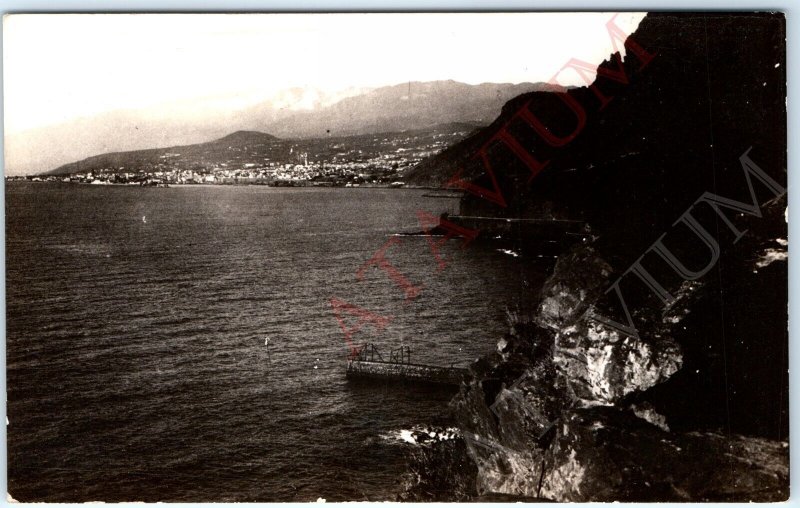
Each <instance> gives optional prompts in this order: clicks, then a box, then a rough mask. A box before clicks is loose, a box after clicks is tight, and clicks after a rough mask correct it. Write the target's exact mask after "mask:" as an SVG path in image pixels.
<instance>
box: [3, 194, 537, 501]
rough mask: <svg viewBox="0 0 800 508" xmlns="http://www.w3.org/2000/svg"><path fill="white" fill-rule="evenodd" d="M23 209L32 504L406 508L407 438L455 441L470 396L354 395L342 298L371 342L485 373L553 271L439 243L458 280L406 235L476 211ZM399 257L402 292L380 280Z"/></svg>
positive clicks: (11, 379)
mask: <svg viewBox="0 0 800 508" xmlns="http://www.w3.org/2000/svg"><path fill="white" fill-rule="evenodd" d="M5 199H6V207H5V212H6V323H7V327H6V349H7V354H6V381H7V401H8V409H7V413H8V414H7V436H8V485H9V487H8V488H9V493H10V495H11V496H12V497H13V498H14V499H16V500H19V501H51V502H57V501H60V502H80V501H106V502H117V501H146V502H155V501H167V502H169V501H173V502H212V501H216V502H223V501H227V502H231V501H233V502H236V501H241V502H246V501H316V500H319V499H325V500H328V501H343V500H354V501H365V500H371V501H378V500H393V499H395V496H396V495H397V493H398V492H400V490H401V489H402V486H403V478H404V475H405V474H406V472H407V470H408V461H409V457H410V456H411V454H412V453H413V448H414V445H413V444H411V443H409V442H408V440H406V439H403V438H402V436H404V435H406V436H407V435H408V432H409V431H410V430H413V429H419V428H426V427H428V426H439V427H449V426H452V425H453V424H454V422H453V419H452V416H451V414H450V412H449V409H448V401H449V400H450V398H451V397H452V396H453V394H454V392H453V391H452V390H449V389H442V388H434V387H430V386H419V385H408V384H406V385H398V384H387V383H382V382H369V383H354V382H352V381H348V380H347V379H346V377H345V369H346V357H347V354H348V352H349V346H348V343H347V341H346V339H345V333H344V331H343V329H342V327H341V326H340V323H339V322H338V320H337V319H336V314H335V313H334V310H333V308H332V305H331V301H332V299H335V300H337V301H340V302H346V303H347V304H349V305H352V306H353V307H351V309H355V308H357V309H360V311H363V312H362V317H363V316H381V317H382V318H386V321H385V323H386V326H384V327H376V326H373V325H372V324H371V323H369V322H366V323H363V324H362V326H361V328H360V329H358V330H357V331H356V332H354V333H353V334H352V341H353V343H354V344H365V343H373V344H374V345H375V346H376V348H378V350H379V351H382V352H384V354H385V355H386V356H388V352H389V351H390V350H392V349H394V348H398V347H401V346H408V347H409V348H410V349H411V360H412V361H413V362H415V363H426V364H433V365H442V366H450V365H454V366H462V367H463V366H467V365H469V364H470V363H471V362H473V361H474V360H475V359H476V358H478V357H479V356H482V355H485V354H487V353H490V352H491V351H492V350H494V349H495V348H496V345H497V342H498V339H499V338H501V337H502V335H503V334H504V333H505V332H506V331H507V330H508V323H507V317H506V315H507V311H519V312H527V311H529V309H530V308H531V307H532V306H533V305H535V303H536V302H535V300H534V298H535V297H534V295H535V294H536V293H537V292H538V291H537V290H538V288H539V287H540V285H541V282H542V279H543V273H544V270H542V269H540V267H539V266H538V265H537V263H536V261H535V260H534V261H531V260H527V259H525V258H521V257H517V256H516V253H515V252H513V250H509V249H507V248H505V249H498V248H495V246H494V245H493V244H492V242H474V243H472V244H469V245H464V244H463V242H462V241H461V240H458V239H451V240H449V241H447V242H444V243H442V244H441V245H438V244H434V246H437V247H438V249H439V250H438V254H439V256H440V257H441V259H442V260H444V262H445V264H444V265H441V264H440V263H439V262H438V261H437V258H436V257H434V254H433V252H432V249H431V241H434V242H438V241H439V240H441V238H428V237H425V236H397V235H398V234H402V233H409V232H416V231H420V230H421V229H422V226H421V225H420V221H419V212H420V211H424V212H426V213H428V214H431V215H434V216H438V215H439V214H440V213H442V212H448V213H451V214H452V213H457V212H458V199H448V198H443V197H441V196H440V195H439V196H437V195H435V194H434V195H431V194H430V191H426V190H421V189H377V188H371V189H368V188H347V189H346V188H271V187H262V186H176V187H171V188H144V187H138V186H137V187H129V186H99V185H79V184H67V183H47V182H42V183H39V182H9V183H7V184H6V188H5ZM426 225H427V226H430V224H426ZM381 249H383V252H384V257H385V259H386V260H387V261H388V262H389V263H391V266H392V267H393V268H394V269H395V270H396V272H395V276H394V278H392V277H390V276H389V274H388V271H387V270H384V269H381V268H380V267H379V266H375V265H368V266H366V267H365V268H364V269H363V270H361V272H360V273H359V269H360V268H361V267H362V266H364V265H365V263H367V262H368V261H369V260H370V259H371V258H373V257H374V256H375V254H376V252H379V251H380V250H381ZM397 274H400V275H401V276H402V277H403V278H404V279H403V280H404V281H406V282H408V283H410V284H412V285H413V286H415V287H417V288H418V289H419V290H418V292H417V295H416V297H413V298H406V296H407V295H406V292H405V291H404V289H403V287H402V285H401V284H399V283H398V281H399V279H398V278H397ZM367 312H368V313H370V314H366V313H367ZM341 316H342V317H343V319H344V324H345V326H346V327H348V328H350V327H353V326H355V325H356V324H357V321H358V317H357V316H354V315H351V314H348V313H346V312H342V313H341ZM267 338H269V341H268V345H265V342H267V340H266V339H267Z"/></svg>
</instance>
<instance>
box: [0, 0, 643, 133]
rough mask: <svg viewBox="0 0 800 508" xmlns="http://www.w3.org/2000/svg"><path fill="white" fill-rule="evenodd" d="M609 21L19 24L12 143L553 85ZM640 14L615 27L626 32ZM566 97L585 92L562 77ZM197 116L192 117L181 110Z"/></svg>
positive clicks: (158, 17) (147, 19) (118, 19)
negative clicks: (264, 105)
mask: <svg viewBox="0 0 800 508" xmlns="http://www.w3.org/2000/svg"><path fill="white" fill-rule="evenodd" d="M612 16H613V14H611V13H532V14H530V13H503V14H498V13H488V14H487V13H472V14H16V15H9V16H6V17H5V18H4V22H3V57H4V63H3V80H4V107H5V119H4V120H5V132H6V134H7V135H8V134H15V133H24V132H25V131H27V130H29V129H34V128H38V127H44V126H49V125H56V124H63V123H66V122H69V121H72V120H75V119H76V118H80V117H90V116H93V115H97V114H100V113H104V112H109V111H116V110H123V109H137V108H148V107H157V106H159V105H166V104H174V103H176V102H181V103H183V104H186V103H189V104H191V101H192V100H195V99H204V100H206V101H208V100H209V99H213V100H214V101H216V102H217V103H218V104H220V105H222V106H224V107H230V108H243V107H246V106H248V105H251V104H255V103H257V102H260V101H263V100H266V99H269V98H270V97H272V96H273V95H275V94H277V93H278V92H279V91H281V90H286V89H288V88H292V87H310V88H315V89H318V90H320V91H322V92H324V93H330V94H334V93H337V92H340V91H342V90H346V89H349V88H363V87H378V86H386V85H394V84H398V83H403V82H407V81H432V80H444V79H453V80H456V81H461V82H464V83H470V84H478V83H484V82H494V83H521V82H526V81H527V82H538V81H547V80H549V79H550V78H551V77H552V76H553V75H554V74H555V73H556V72H557V71H558V70H559V69H560V68H561V67H562V66H563V65H564V64H565V63H566V62H567V61H568V60H569V59H570V58H578V59H581V60H584V61H587V62H592V63H595V64H596V63H600V62H601V61H602V60H603V59H604V58H606V57H607V56H608V55H609V54H611V52H612V45H611V39H610V38H609V35H608V32H607V30H606V23H607V22H608V21H609V20H610V19H611V18H612ZM643 16H644V13H625V14H620V15H618V17H617V18H616V24H617V25H618V26H619V27H620V28H621V29H622V30H623V31H624V32H626V33H630V32H632V31H633V30H634V29H635V28H636V26H637V25H638V23H639V21H641V18H642V17H643ZM559 81H560V82H561V84H563V85H571V84H574V85H583V84H584V82H583V81H582V80H581V79H580V78H579V77H578V76H577V75H576V74H574V73H571V72H569V71H567V72H564V73H563V74H561V77H560V79H559ZM189 109H191V108H189Z"/></svg>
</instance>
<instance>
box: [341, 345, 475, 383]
mask: <svg viewBox="0 0 800 508" xmlns="http://www.w3.org/2000/svg"><path fill="white" fill-rule="evenodd" d="M466 372H467V370H466V369H463V368H459V367H438V366H434V365H422V364H419V363H411V351H410V349H409V348H408V347H402V348H399V349H395V350H393V351H391V352H390V357H389V359H388V360H384V359H383V357H382V356H381V354H380V353H379V352H378V350H377V348H375V346H374V345H373V344H365V345H364V346H361V347H359V348H358V349H356V350H355V351H354V352H353V353H352V354H351V355H350V357H349V358H348V361H347V377H348V379H383V380H387V381H405V382H419V383H436V384H445V385H455V386H458V385H460V384H461V380H462V379H463V377H464V375H465V374H466Z"/></svg>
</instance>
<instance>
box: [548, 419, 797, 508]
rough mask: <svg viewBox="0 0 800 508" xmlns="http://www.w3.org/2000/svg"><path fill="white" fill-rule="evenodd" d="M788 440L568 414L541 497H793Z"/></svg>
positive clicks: (550, 453) (552, 451) (551, 451)
mask: <svg viewBox="0 0 800 508" xmlns="http://www.w3.org/2000/svg"><path fill="white" fill-rule="evenodd" d="M788 454H789V448H788V443H779V442H776V441H769V440H765V439H758V438H745V437H742V436H723V435H721V434H717V433H699V432H692V433H687V434H673V433H669V432H664V431H663V430H661V429H659V428H658V427H655V426H653V425H650V424H648V423H647V422H645V421H643V420H640V419H638V418H637V417H636V416H634V415H633V414H631V413H630V412H627V411H621V410H618V409H615V408H607V407H598V408H592V409H581V410H576V411H573V412H571V413H567V414H565V415H564V418H563V420H562V423H561V424H560V425H559V426H558V430H557V433H556V437H555V439H554V441H553V444H552V445H551V447H550V448H549V449H548V450H547V453H546V454H545V469H546V473H545V475H544V477H543V480H542V484H541V489H540V490H539V495H541V496H543V497H548V498H553V499H559V500H562V501H590V500H591V501H718V502H726V501H727V502H729V501H739V502H743V501H775V500H778V499H786V498H787V497H788V495H789V490H788V483H787V481H786V478H787V477H788V463H789V456H788Z"/></svg>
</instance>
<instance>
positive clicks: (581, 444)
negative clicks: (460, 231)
mask: <svg viewBox="0 0 800 508" xmlns="http://www.w3.org/2000/svg"><path fill="white" fill-rule="evenodd" d="M631 37H632V38H634V39H635V41H636V42H637V43H638V44H639V45H640V46H641V47H643V48H645V49H646V50H648V51H650V52H651V53H653V54H654V55H655V56H654V57H653V59H652V60H651V61H650V62H649V63H648V64H647V65H646V66H643V65H642V62H641V60H639V59H637V58H636V57H635V56H634V55H632V54H631V53H632V52H631V51H630V50H629V51H628V56H627V57H626V58H625V60H624V64H623V65H624V69H625V71H626V74H627V76H628V77H629V83H628V84H622V83H619V82H613V81H611V80H609V79H607V78H605V77H603V75H602V73H601V75H599V76H598V78H597V80H596V81H595V85H597V86H598V87H599V88H601V89H602V91H603V93H604V94H605V95H607V96H609V97H610V96H612V95H613V96H614V99H613V101H612V102H610V103H609V104H608V105H606V107H604V108H599V106H598V105H597V104H595V105H594V107H592V106H591V105H592V101H597V98H596V96H595V95H594V94H593V93H592V92H591V91H590V90H589V89H588V88H581V89H575V90H570V91H569V94H570V95H571V96H572V97H573V98H575V100H577V101H578V102H579V103H581V104H583V105H584V107H585V109H586V112H587V121H586V127H585V128H584V129H583V130H582V132H581V133H580V135H579V136H578V137H576V138H575V140H574V141H573V142H572V143H570V144H569V146H568V148H564V149H563V150H561V149H559V148H554V147H552V146H548V145H547V144H546V143H544V142H543V141H542V139H540V138H539V137H537V136H536V135H534V134H533V131H532V130H530V129H529V128H528V127H526V126H525V125H524V124H520V123H519V122H516V123H515V122H514V121H511V118H512V116H513V115H514V114H515V112H516V111H518V110H519V108H520V107H521V105H524V104H525V103H527V102H528V101H531V102H530V103H529V106H528V107H529V109H530V110H531V111H532V112H534V113H535V114H537V115H538V116H539V117H540V118H542V119H543V121H545V120H544V119H546V122H547V125H548V126H550V127H551V128H552V130H553V132H556V133H561V134H562V135H563V134H566V133H568V132H570V130H571V129H572V128H573V127H574V119H573V118H571V117H570V116H569V115H564V110H565V108H564V107H563V105H561V106H557V105H556V104H555V102H554V99H553V94H547V93H535V94H528V95H524V96H521V97H518V98H516V99H514V100H512V101H511V102H509V103H508V104H507V105H506V107H505V108H504V112H503V115H501V117H500V118H499V119H498V120H497V121H496V122H495V123H494V124H492V126H490V127H489V128H487V129H486V130H484V131H482V132H479V133H478V134H476V135H474V136H473V137H471V138H468V139H466V140H464V141H463V142H462V143H460V144H458V145H456V146H454V147H453V148H451V149H450V150H448V151H446V152H444V153H443V154H441V155H440V156H439V157H438V159H436V160H434V161H432V162H431V163H429V165H428V169H429V170H431V173H432V174H433V175H434V176H435V174H437V173H436V172H437V171H438V172H440V173H441V174H448V173H449V174H452V173H454V172H455V170H456V169H457V168H458V167H461V168H462V169H463V171H462V176H463V177H464V178H470V182H472V183H474V184H476V185H480V186H481V187H483V188H489V189H491V188H492V186H491V184H492V182H491V178H490V176H494V177H495V178H496V179H497V183H498V189H499V190H500V191H501V192H502V193H503V195H504V196H505V202H506V203H505V204H506V206H505V207H503V206H500V205H499V204H498V203H496V202H491V201H490V200H487V199H485V198H482V197H480V196H478V195H473V194H469V193H467V194H465V198H464V200H463V201H462V214H466V215H469V214H481V215H496V216H515V217H539V218H541V217H545V216H546V217H557V218H561V219H573V220H583V221H586V222H587V223H589V224H590V226H591V231H592V239H591V240H586V241H585V242H584V243H582V244H579V245H576V246H575V247H573V248H572V249H571V250H569V251H568V252H565V253H563V254H561V256H559V259H558V262H557V263H556V266H555V268H554V272H553V274H552V276H551V277H550V279H549V280H548V281H547V282H546V283H545V285H544V287H543V288H542V291H541V304H540V306H539V308H538V310H537V312H536V315H535V316H533V317H532V318H531V319H529V320H519V319H517V320H513V321H512V323H511V324H512V326H511V329H510V331H509V333H508V334H507V335H506V336H505V337H504V338H502V339H501V340H500V342H499V344H498V351H497V352H496V353H494V354H492V355H490V356H488V357H485V358H482V359H481V360H479V361H478V362H476V363H475V364H474V365H473V366H472V367H471V378H470V379H469V380H468V381H467V382H465V383H464V384H463V385H462V387H461V390H460V392H459V394H458V395H457V396H456V397H455V398H454V399H453V401H452V402H451V407H452V410H453V412H454V414H455V416H456V419H457V421H458V423H459V426H460V428H461V431H462V435H463V438H464V441H465V444H466V451H467V453H468V455H469V457H470V458H471V459H472V462H473V463H474V464H475V466H476V468H477V475H476V479H475V494H477V495H487V494H490V493H501V494H506V495H516V496H523V497H535V498H546V499H551V500H556V501H612V500H620V501H633V500H637V501H701V500H715V501H751V500H752V501H756V500H757V501H778V500H784V499H786V498H787V496H788V355H787V350H788V333H787V317H788V316H787V295H788V285H787V280H788V274H787V263H786V256H787V252H786V247H787V242H786V238H787V228H786V221H785V215H784V213H785V209H786V196H785V186H786V172H785V169H783V168H785V167H786V145H785V140H786V123H785V120H786V117H785V71H784V69H785V63H786V60H785V53H784V37H785V30H784V20H783V17H782V16H780V15H770V14H758V15H747V14H741V15H727V14H725V15H721V14H708V15H703V14H687V15H681V14H666V13H665V14H657V15H650V16H648V17H647V18H645V20H644V21H643V22H642V24H641V25H640V27H639V29H638V30H637V32H636V33H635V34H633V35H632V36H631ZM733 47H735V48H737V49H736V51H733V52H731V51H730V48H733ZM602 66H603V67H604V68H607V69H615V68H616V64H615V63H614V60H613V58H612V59H611V60H609V61H606V62H604V63H603V64H602ZM556 102H557V101H556ZM559 108H560V109H559ZM565 116H566V120H565V119H564V118H565ZM570 121H571V122H572V123H570ZM509 122H510V123H509ZM503 128H506V129H507V132H510V133H511V134H512V135H513V136H514V137H515V138H516V139H518V140H519V141H520V143H521V144H522V145H523V146H524V147H525V148H526V150H528V152H529V153H531V154H534V155H536V157H537V158H540V159H541V160H550V164H549V166H548V168H547V169H545V170H544V171H542V172H541V173H540V174H539V175H538V176H537V177H536V178H535V179H533V181H532V183H530V185H528V183H527V179H528V178H527V177H528V176H529V174H530V172H529V170H528V168H527V167H525V166H524V165H523V164H522V163H521V162H520V159H519V158H518V157H517V156H515V155H514V154H512V153H510V152H509V151H508V150H505V149H504V148H503V147H502V146H500V147H493V148H491V149H490V151H489V156H490V159H491V160H492V161H493V167H494V168H502V170H500V169H496V170H495V171H494V175H489V174H488V173H487V171H486V168H485V167H481V166H480V165H479V164H477V162H476V159H475V158H473V155H474V154H476V153H477V151H478V149H479V148H480V147H481V146H482V145H483V144H484V143H485V142H486V141H487V140H488V139H490V138H491V137H492V136H494V135H495V134H497V133H498V132H500V131H501V129H503ZM749 147H752V149H751V150H750V151H747V150H748V149H749ZM437 164H438V165H437ZM754 167H755V168H756V169H754ZM451 171H452V173H451ZM429 176H430V175H429ZM719 197H722V198H723V199H721V200H720V199H717V198H719ZM725 200H727V201H725ZM710 202H713V203H717V204H718V205H717V206H716V208H715V206H714V205H713V203H711V204H710ZM735 202H736V203H738V205H734V204H733V203H735ZM719 203H724V204H721V205H719ZM658 242H660V243H658ZM670 256H671V257H670ZM633 267H638V268H637V270H633ZM648 276H649V279H648V278H647V277H648ZM623 301H624V303H623ZM628 317H629V318H630V320H628V319H627V318H628Z"/></svg>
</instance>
